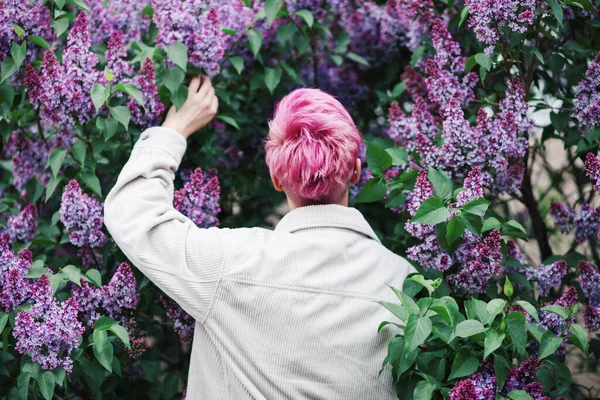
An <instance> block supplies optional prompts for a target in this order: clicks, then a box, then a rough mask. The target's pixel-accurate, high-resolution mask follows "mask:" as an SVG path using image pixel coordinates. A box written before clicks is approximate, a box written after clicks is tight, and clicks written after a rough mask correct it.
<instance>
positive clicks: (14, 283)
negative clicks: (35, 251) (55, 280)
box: [0, 238, 33, 312]
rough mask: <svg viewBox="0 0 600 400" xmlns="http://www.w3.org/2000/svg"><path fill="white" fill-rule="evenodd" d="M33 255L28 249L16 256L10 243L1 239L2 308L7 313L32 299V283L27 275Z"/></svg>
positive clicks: (0, 292) (0, 280)
mask: <svg viewBox="0 0 600 400" xmlns="http://www.w3.org/2000/svg"><path fill="white" fill-rule="evenodd" d="M32 258H33V255H32V254H31V251H29V250H28V249H24V250H21V251H20V252H19V254H18V255H16V256H15V254H14V252H13V251H12V250H11V248H10V246H9V245H8V243H7V242H6V241H5V240H4V239H2V238H0V306H1V307H2V308H3V309H4V311H6V312H10V311H12V310H14V309H15V308H17V307H19V306H20V305H21V304H23V303H24V302H25V301H27V300H28V299H29V297H30V291H31V288H30V286H31V285H30V283H29V282H28V281H27V280H26V279H25V275H27V272H29V268H30V267H31V262H32Z"/></svg>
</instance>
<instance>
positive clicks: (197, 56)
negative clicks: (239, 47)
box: [152, 0, 225, 76]
mask: <svg viewBox="0 0 600 400" xmlns="http://www.w3.org/2000/svg"><path fill="white" fill-rule="evenodd" d="M203 6H204V4H203V2H199V1H194V0H186V1H184V2H182V1H181V0H153V1H152V8H153V9H154V18H153V21H154V23H155V24H156V27H157V28H158V34H157V35H156V40H155V42H156V44H157V45H158V46H161V47H168V46H170V45H172V44H174V43H183V44H185V45H186V47H187V49H188V58H189V62H190V63H191V64H193V65H195V66H197V67H200V68H202V69H203V70H204V72H206V74H208V75H210V76H213V75H216V74H217V73H218V72H219V70H220V65H219V62H220V61H221V59H222V58H223V55H224V54H225V48H224V38H223V33H222V32H221V22H220V21H219V15H218V11H217V9H216V8H215V7H211V8H210V9H209V10H208V11H206V12H202V7H203Z"/></svg>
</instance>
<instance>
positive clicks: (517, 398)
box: [508, 389, 533, 400]
mask: <svg viewBox="0 0 600 400" xmlns="http://www.w3.org/2000/svg"><path fill="white" fill-rule="evenodd" d="M508 398H509V399H512V400H533V397H531V396H530V395H529V393H527V392H526V391H524V390H516V389H515V390H511V391H510V392H508Z"/></svg>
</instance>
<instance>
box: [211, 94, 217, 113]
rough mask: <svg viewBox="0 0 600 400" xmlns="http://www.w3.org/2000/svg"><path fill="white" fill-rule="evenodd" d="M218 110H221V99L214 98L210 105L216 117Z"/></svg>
mask: <svg viewBox="0 0 600 400" xmlns="http://www.w3.org/2000/svg"><path fill="white" fill-rule="evenodd" d="M218 110H219V98H218V97H217V96H214V97H213V99H212V102H211V104H210V111H211V112H212V113H213V114H215V115H216V114H217V111H218Z"/></svg>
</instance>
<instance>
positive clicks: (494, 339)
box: [483, 329, 506, 360]
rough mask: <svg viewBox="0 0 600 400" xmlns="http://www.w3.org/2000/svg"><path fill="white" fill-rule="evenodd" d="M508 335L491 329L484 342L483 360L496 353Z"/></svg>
mask: <svg viewBox="0 0 600 400" xmlns="http://www.w3.org/2000/svg"><path fill="white" fill-rule="evenodd" d="M505 337H506V334H504V333H500V332H498V331H496V330H494V329H490V330H488V331H487V332H486V333H485V340H484V341H483V359H484V360H485V359H486V358H487V357H488V356H489V355H490V354H492V353H493V352H494V351H496V350H497V349H498V348H499V347H500V346H502V342H503V341H504V338H505Z"/></svg>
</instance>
